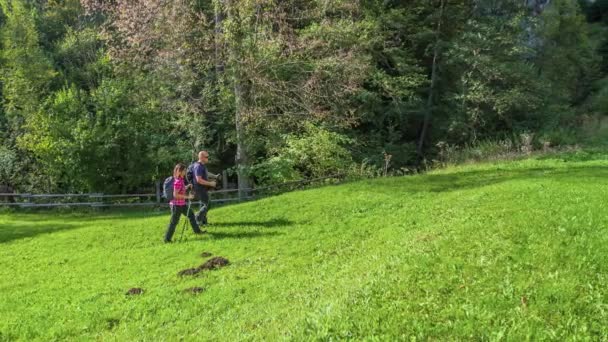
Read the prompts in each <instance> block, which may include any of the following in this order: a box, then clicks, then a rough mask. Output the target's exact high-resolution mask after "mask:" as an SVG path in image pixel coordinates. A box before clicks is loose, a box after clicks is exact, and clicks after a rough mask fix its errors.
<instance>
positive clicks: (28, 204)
mask: <svg viewBox="0 0 608 342" xmlns="http://www.w3.org/2000/svg"><path fill="white" fill-rule="evenodd" d="M327 179H337V180H339V181H342V180H343V179H344V176H343V175H334V176H327V177H319V178H314V179H305V180H300V181H292V182H285V183H281V184H274V185H270V186H265V187H259V188H249V189H226V190H216V191H210V192H209V195H210V202H211V203H226V202H236V201H247V200H252V199H256V198H261V197H263V194H264V193H267V194H272V193H275V192H281V191H285V189H288V190H291V189H293V188H300V187H303V186H305V185H309V184H311V183H313V182H318V181H324V180H327ZM288 190H287V191H288ZM159 191H160V190H159V189H158V188H157V192H156V193H148V194H118V195H111V194H103V193H84V194H29V193H0V207H3V206H4V207H20V208H53V207H87V206H88V207H92V208H103V207H142V206H160V205H163V204H166V202H165V201H164V200H161V196H160V193H159ZM232 194H234V195H235V196H229V195H232ZM221 195H228V196H223V197H222V198H215V197H217V196H221ZM60 198H64V199H66V200H69V201H67V202H57V201H54V202H51V203H36V202H37V201H40V200H46V199H54V200H56V199H60ZM142 198H148V199H149V198H154V199H155V200H154V201H149V200H148V201H145V202H140V200H142ZM18 199H20V200H18ZM76 199H83V201H76ZM84 199H88V200H89V201H84ZM124 199H130V202H120V200H124ZM104 200H114V201H113V202H110V203H108V202H104ZM117 201H118V202H117Z"/></svg>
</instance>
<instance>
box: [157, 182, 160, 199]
mask: <svg viewBox="0 0 608 342" xmlns="http://www.w3.org/2000/svg"><path fill="white" fill-rule="evenodd" d="M156 203H158V204H160V181H156Z"/></svg>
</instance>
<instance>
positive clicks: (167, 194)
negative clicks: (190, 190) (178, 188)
mask: <svg viewBox="0 0 608 342" xmlns="http://www.w3.org/2000/svg"><path fill="white" fill-rule="evenodd" d="M173 182H174V179H173V176H169V177H167V178H166V179H165V181H164V182H163V198H166V199H167V201H171V200H173Z"/></svg>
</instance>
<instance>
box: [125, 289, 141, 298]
mask: <svg viewBox="0 0 608 342" xmlns="http://www.w3.org/2000/svg"><path fill="white" fill-rule="evenodd" d="M142 293H144V290H143V289H140V288H139V287H134V288H132V289H129V291H127V293H126V295H127V296H134V295H140V294H142Z"/></svg>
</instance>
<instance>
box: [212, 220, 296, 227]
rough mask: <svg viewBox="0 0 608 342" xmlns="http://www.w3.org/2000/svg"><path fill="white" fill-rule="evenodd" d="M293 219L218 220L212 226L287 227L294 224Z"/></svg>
mask: <svg viewBox="0 0 608 342" xmlns="http://www.w3.org/2000/svg"><path fill="white" fill-rule="evenodd" d="M293 224H294V222H293V221H289V220H286V219H274V220H270V221H235V222H217V223H215V222H214V223H212V224H211V228H215V227H218V228H219V227H261V228H279V227H283V228H287V227H288V226H292V225H293Z"/></svg>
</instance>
